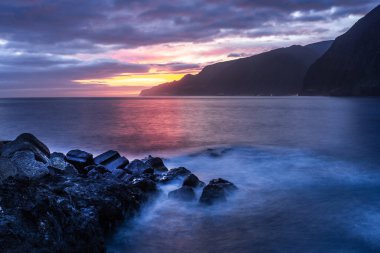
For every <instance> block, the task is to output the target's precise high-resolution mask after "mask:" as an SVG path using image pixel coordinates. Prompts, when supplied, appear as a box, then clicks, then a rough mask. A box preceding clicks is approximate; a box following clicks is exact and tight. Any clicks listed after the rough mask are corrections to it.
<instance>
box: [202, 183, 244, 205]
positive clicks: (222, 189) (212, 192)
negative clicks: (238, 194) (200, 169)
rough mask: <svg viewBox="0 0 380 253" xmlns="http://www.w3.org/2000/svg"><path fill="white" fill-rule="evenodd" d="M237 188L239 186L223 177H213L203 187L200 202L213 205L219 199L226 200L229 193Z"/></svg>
mask: <svg viewBox="0 0 380 253" xmlns="http://www.w3.org/2000/svg"><path fill="white" fill-rule="evenodd" d="M235 190H237V187H236V186H235V185H234V184H233V183H231V182H229V181H227V180H225V179H222V178H218V179H213V180H211V181H210V182H209V184H208V185H207V186H206V187H205V188H203V192H202V195H201V198H200V200H199V202H200V203H202V204H206V205H212V204H214V203H215V202H218V201H225V200H226V197H227V195H228V194H229V193H231V192H233V191H235Z"/></svg>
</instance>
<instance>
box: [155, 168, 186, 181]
mask: <svg viewBox="0 0 380 253" xmlns="http://www.w3.org/2000/svg"><path fill="white" fill-rule="evenodd" d="M190 174H191V171H190V170H188V169H186V168H184V167H178V168H174V169H171V170H169V171H168V172H167V173H165V174H164V175H163V176H162V177H161V179H160V182H161V183H167V182H170V181H173V180H176V179H180V178H183V177H186V176H188V175H190Z"/></svg>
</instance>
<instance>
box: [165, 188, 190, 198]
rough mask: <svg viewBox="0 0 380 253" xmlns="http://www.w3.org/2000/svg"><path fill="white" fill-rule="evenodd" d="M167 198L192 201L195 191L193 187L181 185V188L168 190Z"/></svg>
mask: <svg viewBox="0 0 380 253" xmlns="http://www.w3.org/2000/svg"><path fill="white" fill-rule="evenodd" d="M168 196H169V198H171V199H177V200H183V201H192V200H194V199H195V193H194V190H193V188H191V187H190V186H182V187H181V188H179V189H177V190H174V191H171V192H169V195H168Z"/></svg>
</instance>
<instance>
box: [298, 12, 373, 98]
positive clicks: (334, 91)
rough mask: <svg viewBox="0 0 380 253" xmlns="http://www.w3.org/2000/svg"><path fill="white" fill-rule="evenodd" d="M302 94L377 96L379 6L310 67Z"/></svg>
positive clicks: (339, 38)
mask: <svg viewBox="0 0 380 253" xmlns="http://www.w3.org/2000/svg"><path fill="white" fill-rule="evenodd" d="M302 95H339V96H361V95H364V96H365V95H380V5H379V6H377V7H376V8H375V9H373V10H372V11H371V12H370V13H368V14H367V15H366V16H365V17H364V18H362V19H360V20H359V21H358V22H357V23H356V24H355V25H354V26H353V27H352V28H351V29H350V30H349V31H348V32H346V33H345V34H343V35H342V36H340V37H338V38H337V39H336V40H335V41H334V43H333V44H332V46H331V47H330V49H329V50H328V51H327V52H326V53H325V54H324V55H323V56H322V57H321V58H320V59H318V60H317V61H316V62H315V63H314V64H312V66H311V67H310V69H309V71H308V72H307V75H306V77H305V82H304V87H303V91H302Z"/></svg>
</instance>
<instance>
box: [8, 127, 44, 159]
mask: <svg viewBox="0 0 380 253" xmlns="http://www.w3.org/2000/svg"><path fill="white" fill-rule="evenodd" d="M18 151H30V152H32V153H33V154H34V156H35V157H36V160H38V161H40V162H43V163H47V162H48V160H49V157H50V150H49V148H48V147H47V146H46V145H45V144H43V143H42V142H41V141H39V140H38V139H37V138H36V137H35V136H34V135H32V134H28V133H24V134H21V135H19V136H18V137H17V138H16V139H15V140H14V141H11V142H7V143H6V144H3V147H2V148H1V156H2V157H8V158H11V157H12V156H13V155H14V154H15V153H16V152H18Z"/></svg>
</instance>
